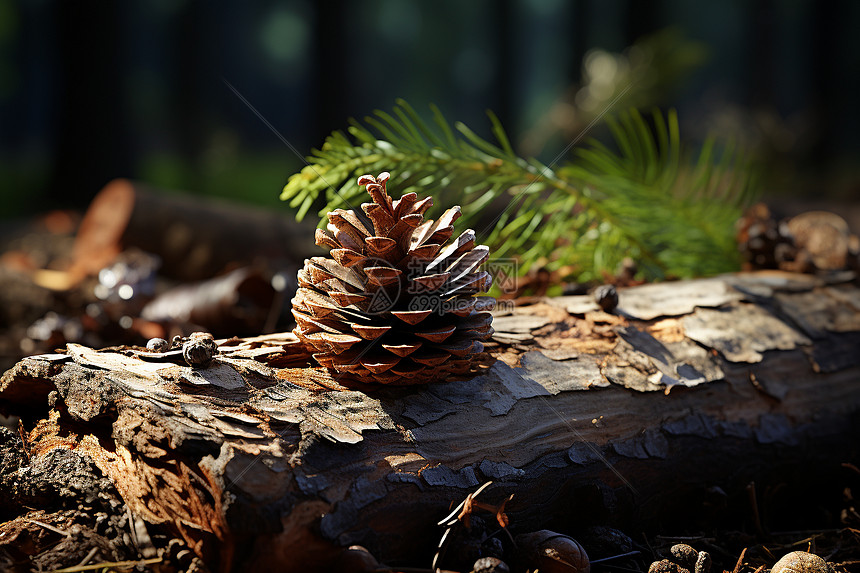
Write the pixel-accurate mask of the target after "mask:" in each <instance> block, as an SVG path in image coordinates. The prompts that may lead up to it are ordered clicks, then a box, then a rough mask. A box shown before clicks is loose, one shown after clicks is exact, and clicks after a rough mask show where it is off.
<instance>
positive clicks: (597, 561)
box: [590, 551, 642, 565]
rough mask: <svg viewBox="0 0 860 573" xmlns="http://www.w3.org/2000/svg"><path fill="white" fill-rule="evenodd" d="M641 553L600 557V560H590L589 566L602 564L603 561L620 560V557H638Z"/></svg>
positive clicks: (632, 552) (634, 552)
mask: <svg viewBox="0 0 860 573" xmlns="http://www.w3.org/2000/svg"><path fill="white" fill-rule="evenodd" d="M640 553H642V552H641V551H628V552H627V553H621V554H619V555H612V556H611V557H602V558H600V559H592V560H591V561H590V562H591V564H592V565H593V564H595V563H603V562H604V561H611V560H612V559H621V558H622V557H630V556H631V555H639V554H640Z"/></svg>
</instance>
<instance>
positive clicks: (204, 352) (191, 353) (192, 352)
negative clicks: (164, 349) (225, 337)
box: [182, 332, 218, 368]
mask: <svg viewBox="0 0 860 573" xmlns="http://www.w3.org/2000/svg"><path fill="white" fill-rule="evenodd" d="M216 354H218V345H217V344H216V343H215V338H214V337H213V336H212V335H211V334H209V333H208V332H194V333H192V334H191V336H189V337H188V341H186V342H185V343H184V344H183V345H182V358H184V359H185V362H187V363H188V365H189V366H191V367H192V368H202V367H204V366H208V365H209V363H210V362H212V359H213V358H214V357H215V355H216Z"/></svg>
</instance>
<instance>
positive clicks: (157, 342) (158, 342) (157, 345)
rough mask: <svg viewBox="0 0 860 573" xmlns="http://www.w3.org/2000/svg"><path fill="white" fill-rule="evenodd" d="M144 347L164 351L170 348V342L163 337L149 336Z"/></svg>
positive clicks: (152, 350) (153, 350)
mask: <svg viewBox="0 0 860 573" xmlns="http://www.w3.org/2000/svg"><path fill="white" fill-rule="evenodd" d="M146 349H147V350H149V351H150V352H165V351H167V350H169V349H170V343H169V342H167V341H166V340H164V339H163V338H150V339H149V341H148V342H147V343H146Z"/></svg>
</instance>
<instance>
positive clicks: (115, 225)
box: [69, 179, 318, 281]
mask: <svg viewBox="0 0 860 573" xmlns="http://www.w3.org/2000/svg"><path fill="white" fill-rule="evenodd" d="M312 237H313V226H312V225H311V226H308V225H307V224H299V223H296V222H295V221H292V220H291V219H290V218H289V217H287V216H284V214H283V213H272V212H269V211H265V210H262V209H256V208H253V207H248V206H247V205H239V204H236V203H230V202H226V201H223V202H219V201H212V200H208V201H201V200H200V198H199V197H195V196H194V195H182V194H177V193H172V194H171V193H166V192H164V191H159V190H157V189H154V188H152V187H150V186H147V185H145V184H143V183H138V182H132V181H128V180H126V179H115V180H113V181H111V182H110V183H108V184H107V185H105V187H104V188H103V189H102V190H101V191H99V193H98V194H97V195H96V196H95V198H94V199H93V201H92V202H91V203H90V206H89V207H88V209H87V212H86V213H85V214H84V218H83V220H82V221H81V226H80V228H79V230H78V234H77V237H76V238H75V245H74V252H73V263H72V266H71V268H70V269H69V272H70V273H71V275H72V276H83V275H87V274H94V273H97V272H98V271H99V270H100V269H101V268H102V267H104V266H105V265H107V264H109V263H110V262H111V261H113V260H114V259H115V258H116V256H117V255H119V253H121V252H122V251H123V250H124V249H127V248H129V247H136V248H138V249H141V250H143V251H146V252H148V253H152V254H155V255H158V256H159V257H160V259H161V263H162V266H161V272H162V273H163V274H164V275H165V276H169V277H172V278H176V279H179V280H182V281H200V280H205V279H208V278H211V277H213V276H215V275H216V274H218V273H220V272H223V271H224V269H225V268H226V267H229V266H242V265H248V264H253V263H255V262H257V261H258V260H265V261H267V262H269V263H270V264H271V262H272V261H274V262H275V263H281V264H283V263H292V264H300V263H301V261H302V260H303V259H304V258H305V257H308V256H311V255H314V254H317V253H318V249H317V247H315V246H314V244H313V240H312ZM287 266H289V265H287Z"/></svg>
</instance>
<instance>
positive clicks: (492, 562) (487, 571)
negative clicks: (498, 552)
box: [472, 557, 511, 573]
mask: <svg viewBox="0 0 860 573" xmlns="http://www.w3.org/2000/svg"><path fill="white" fill-rule="evenodd" d="M510 571H511V569H510V567H508V565H507V563H505V562H504V561H502V560H501V559H499V558H498V557H481V558H480V559H478V560H477V561H475V564H474V565H472V573H510Z"/></svg>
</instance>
